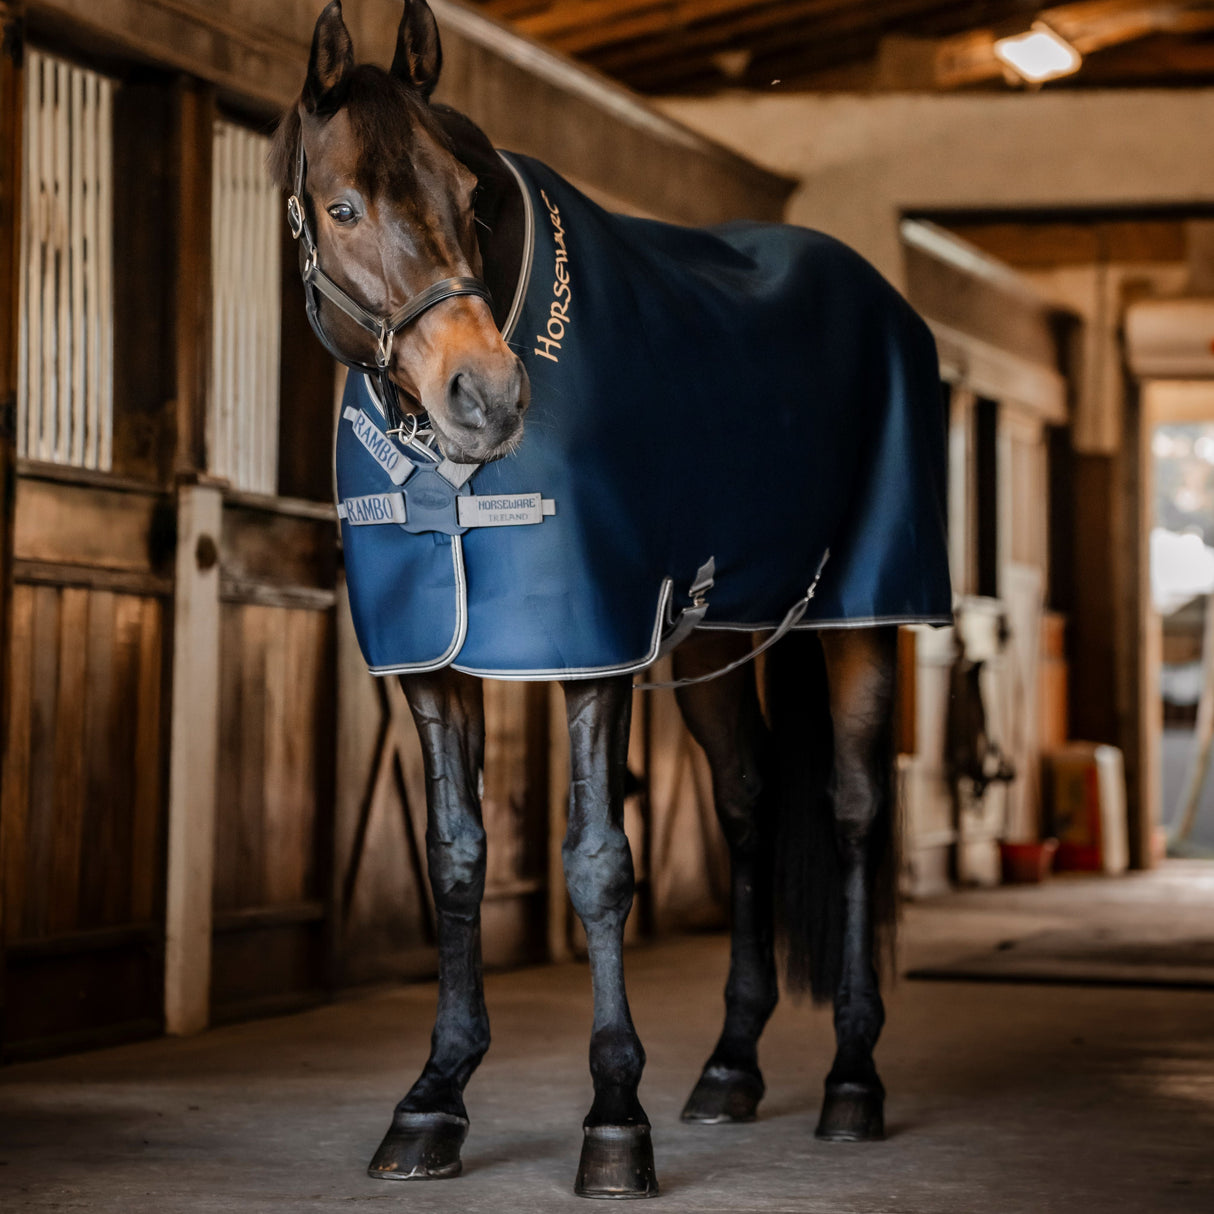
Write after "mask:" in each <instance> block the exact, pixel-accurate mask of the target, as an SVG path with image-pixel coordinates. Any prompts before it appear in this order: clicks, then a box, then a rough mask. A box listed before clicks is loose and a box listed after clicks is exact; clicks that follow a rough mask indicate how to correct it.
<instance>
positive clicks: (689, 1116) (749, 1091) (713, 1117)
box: [681, 1066, 766, 1125]
mask: <svg viewBox="0 0 1214 1214" xmlns="http://www.w3.org/2000/svg"><path fill="white" fill-rule="evenodd" d="M765 1090H766V1089H765V1088H764V1086H763V1080H762V1078H760V1076H759V1075H758V1074H757V1073H755V1072H754V1071H741V1070H737V1069H735V1068H734V1067H727V1066H709V1067H705V1068H704V1073H703V1074H702V1075H701V1076H700V1081H699V1083H697V1084H696V1085H695V1087H694V1088H693V1089H692V1093H691V1095H690V1096H688V1097H687V1103H686V1104H685V1105H684V1106H683V1112H682V1114H681V1117H682V1120H683V1121H695V1122H699V1123H700V1124H701V1125H720V1124H721V1123H722V1122H726V1121H754V1119H755V1110H756V1109H757V1108H758V1107H759V1101H760V1100H761V1099H762V1098H763V1092H764V1091H765Z"/></svg>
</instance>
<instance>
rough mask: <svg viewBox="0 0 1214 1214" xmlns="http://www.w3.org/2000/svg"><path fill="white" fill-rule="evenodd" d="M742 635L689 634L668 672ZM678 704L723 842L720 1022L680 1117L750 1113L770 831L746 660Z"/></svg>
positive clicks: (683, 669) (758, 713)
mask: <svg viewBox="0 0 1214 1214" xmlns="http://www.w3.org/2000/svg"><path fill="white" fill-rule="evenodd" d="M749 640H750V638H749V637H748V636H746V635H734V634H729V633H723V634H716V635H712V636H707V637H697V638H696V639H695V641H693V642H689V643H687V644H686V645H684V646H683V647H682V648H680V649H679V650H677V651H676V653H675V661H674V673H675V676H676V678H689V677H695V676H697V675H701V674H705V673H708V672H710V671H712V670H716V669H720V668H721V667H722V666H724V665H726V664H727V663H728V662H730V661H732V660H733V659H734V658H735V657H738V656H740V655H741V654H744V653H745V652H746V651H747V649H748V648H749ZM677 696H678V701H679V708H680V710H681V711H682V714H683V719H684V720H685V721H686V723H687V727H688V729H689V730H690V731H691V735H692V737H694V738H695V740H696V741H697V742H698V743H699V745H700V746H701V748H702V749H703V750H704V753H705V755H706V756H707V758H708V763H709V767H710V769H711V771H712V791H713V803H714V805H715V807H716V811H717V817H718V819H719V821H720V823H721V829H722V831H723V832H724V835H725V839H726V842H727V843H728V845H729V860H730V928H731V931H730V954H729V978H728V980H727V982H726V985H725V1024H724V1027H723V1028H722V1031H721V1036H720V1038H719V1040H718V1041H717V1044H716V1047H715V1049H714V1050H713V1051H712V1054H711V1055H710V1056H709V1058H708V1061H707V1063H706V1064H705V1066H704V1069H703V1072H702V1073H701V1075H700V1078H699V1080H698V1082H697V1083H696V1085H695V1087H694V1089H693V1090H692V1092H691V1095H690V1097H688V1100H687V1103H686V1105H685V1106H684V1108H683V1113H682V1118H683V1120H684V1121H692V1122H699V1123H702V1124H718V1123H721V1122H736V1121H751V1120H753V1119H754V1116H755V1111H756V1109H757V1108H758V1104H759V1101H760V1100H761V1099H762V1097H763V1093H764V1091H765V1087H764V1083H763V1075H762V1072H761V1071H760V1069H759V1059H758V1043H759V1036H760V1034H761V1033H762V1032H763V1028H764V1026H765V1025H766V1024H767V1020H768V1018H769V1017H770V1016H771V1013H772V1011H773V1010H774V1008H775V1006H776V1001H777V999H778V994H779V992H778V985H777V979H776V968H775V959H774V955H773V948H772V907H771V873H770V870H771V839H770V832H769V831H768V829H767V823H766V822H765V821H764V801H763V798H764V775H763V772H764V766H765V761H766V756H767V752H768V749H769V738H768V734H767V727H766V725H765V724H764V722H763V713H762V710H761V708H760V707H759V697H758V691H757V688H756V686H755V676H754V670H753V667H751V666H745V667H742V668H741V669H739V670H736V671H731V672H730V673H729V674H727V675H723V676H722V677H721V678H718V679H714V680H712V681H711V682H707V683H700V684H698V685H695V686H691V687H683V688H680V689H679V690H678V692H677Z"/></svg>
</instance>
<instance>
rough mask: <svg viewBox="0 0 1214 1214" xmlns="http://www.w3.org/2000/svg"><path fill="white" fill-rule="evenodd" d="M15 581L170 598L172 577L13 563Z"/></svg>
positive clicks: (121, 570) (36, 563)
mask: <svg viewBox="0 0 1214 1214" xmlns="http://www.w3.org/2000/svg"><path fill="white" fill-rule="evenodd" d="M13 581H14V582H18V583H20V584H22V585H26V586H81V587H84V588H85V589H88V590H105V591H110V592H112V593H116V594H135V595H140V596H141V597H144V598H168V597H169V596H170V595H171V594H172V593H173V579H172V578H167V577H160V576H158V575H157V574H151V573H138V572H130V571H127V570H125V569H93V568H90V567H89V566H88V565H64V564H59V563H57V562H54V561H27V560H18V561H14V562H13Z"/></svg>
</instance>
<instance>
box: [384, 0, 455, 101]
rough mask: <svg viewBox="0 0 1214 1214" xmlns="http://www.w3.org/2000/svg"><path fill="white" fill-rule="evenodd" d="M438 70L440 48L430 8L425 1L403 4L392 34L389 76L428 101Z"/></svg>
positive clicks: (436, 28)
mask: <svg viewBox="0 0 1214 1214" xmlns="http://www.w3.org/2000/svg"><path fill="white" fill-rule="evenodd" d="M442 70H443V44H442V43H441V42H440V41H439V37H438V22H437V21H435V20H434V14H433V13H432V12H431V11H430V6H429V5H428V4H427V3H426V0H405V11H404V13H402V14H401V19H400V28H399V29H398V30H397V31H396V54H395V55H394V56H393V58H392V75H393V76H395V77H396V78H397V79H398V80H401V81H403V82H404V83H405V84H408V85H411V86H412V87H413V88H415V89H417V91H418V92H419V93H421V95H422V96H423V97H424V98H425V99H426V100H427V101H428V100H429V99H430V94H431V93H433V92H434V86H435V85H436V84H438V75H439V73H440V72H441V71H442Z"/></svg>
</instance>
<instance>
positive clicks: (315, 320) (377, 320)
mask: <svg viewBox="0 0 1214 1214" xmlns="http://www.w3.org/2000/svg"><path fill="white" fill-rule="evenodd" d="M307 168H308V161H307V156H306V155H305V153H304V145H303V132H302V131H301V132H300V135H299V152H298V155H297V156H296V160H295V191H294V193H293V194H292V195H291V197H290V198H288V199H287V226H288V227H289V228H290V230H291V235H292V237H293V238H294V239H295V240H298V241H300V242H301V243H300V257H301V259H302V261H301V265H300V270H299V272H300V276H301V277H302V279H303V284H304V296H305V298H306V302H307V310H308V322H309V324H311V326H312V331H313V332H314V333H315V334H316V336H317V337H318V338H319V339H320V343H321V345H323V346H324V347H325V349H326V350H328V351H329V353H330V354H332V355H333V357H334V358H335V359H337V361H338V362H341V363H344V364H345V365H346V366H347V367H353V368H355V369H357V370H360V371H366V372H367V373H369V374H371V375H374V376H375V377H376V380H377V382H378V384H379V393H380V396H381V397H382V398H383V403H384V410H385V412H386V414H387V418H388V422H389V424H390V429H389V430H388V434H390V435H393V436H395V437H399V438H402V439H403V441H405V442H408V441H410V440H411V439H412V438H413V437H414V435H416V434H417V432H418V430H419V428H420V427H421V420H420V419H419V418H418V416H417V415H416V414H409V413H406V412H405V410H404V409H402V408H401V404H400V395H399V393H398V391H397V388H396V385H395V384H394V383H393V382H392V379H391V377H390V375H389V374H388V372H389V369H390V367H391V365H392V343H393V341H394V340H395V338H396V335H397V333H399V332H400V331H401V330H402V329H404V328H406V327H407V326H408V325H410V324H412V323H413V321H415V320H416V319H417V318H418V317H419V316H421V315H422V313H423V312H427V311H429V310H430V309H431V308H432V307H434V305H435V304H440V303H442V302H443V300H445V299H452V298H454V297H455V296H457V295H479V296H480V298H481V299H483V300H485V302H486V303H488V304H489V305H490V306H492V304H493V299H492V296H490V294H489V288H488V287H486V286H485V284H484V283H483V282H481V281H480V279H478V278H470V277H468V276H466V275H459V276H455V277H453V278H444V279H442V280H440V281H439V282H436V283H434V284H433V285H432V286H429V287H427V288H426V289H425V290H424V291H421V292H419V293H418V294H417V295H415V296H414V297H413V298H412V299H410V300H408V301H407V302H405V303H404V304H402V305H401V306H400V307H399V308H397V309H396V311H395V312H393V313H392V314H391V315H390V316H376V315H375V313H374V312H370V311H368V310H367V309H366V308H364V307H363V306H362V304H360V303H359V302H358V300H356V299H355V298H354V297H353V296H352V295H350V293H349V292H348V291H346V290H344V289H343V288H342V287H340V286H338V284H337V283H336V282H334V281H333V279H332V278H330V277H329V275H328V274H326V273H325V272H324V270H322V269H321V268H320V261H319V254H318V253H317V249H316V238H315V237H314V236H313V235H312V229H311V227H310V226H309V224H308V212H307V208H306V207H305V205H304V182H305V178H306V176H307ZM322 297H323V298H324V299H327V300H328V301H329V302H330V303H331V304H333V306H334V307H336V308H337V309H339V310H340V311H341V312H344V313H345V314H346V316H348V317H349V318H350V319H351V320H352V321H354V323H355V324H357V325H358V326H359V327H360V328H362V329H365V330H366V331H367V332H368V333H370V334H371V336H372V337H374V338H375V363H374V364H371V363H364V362H359V361H358V359H354V358H348V357H347V356H346V355H345V354H343V353H342V352H341V351H340V350H339V349H338V348H337V346H336V344H335V343H334V342H333V340H332V338H330V337H329V334H328V333H327V332H326V331H325V327H324V324H323V323H322V321H321V319H320V304H321V298H322Z"/></svg>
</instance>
